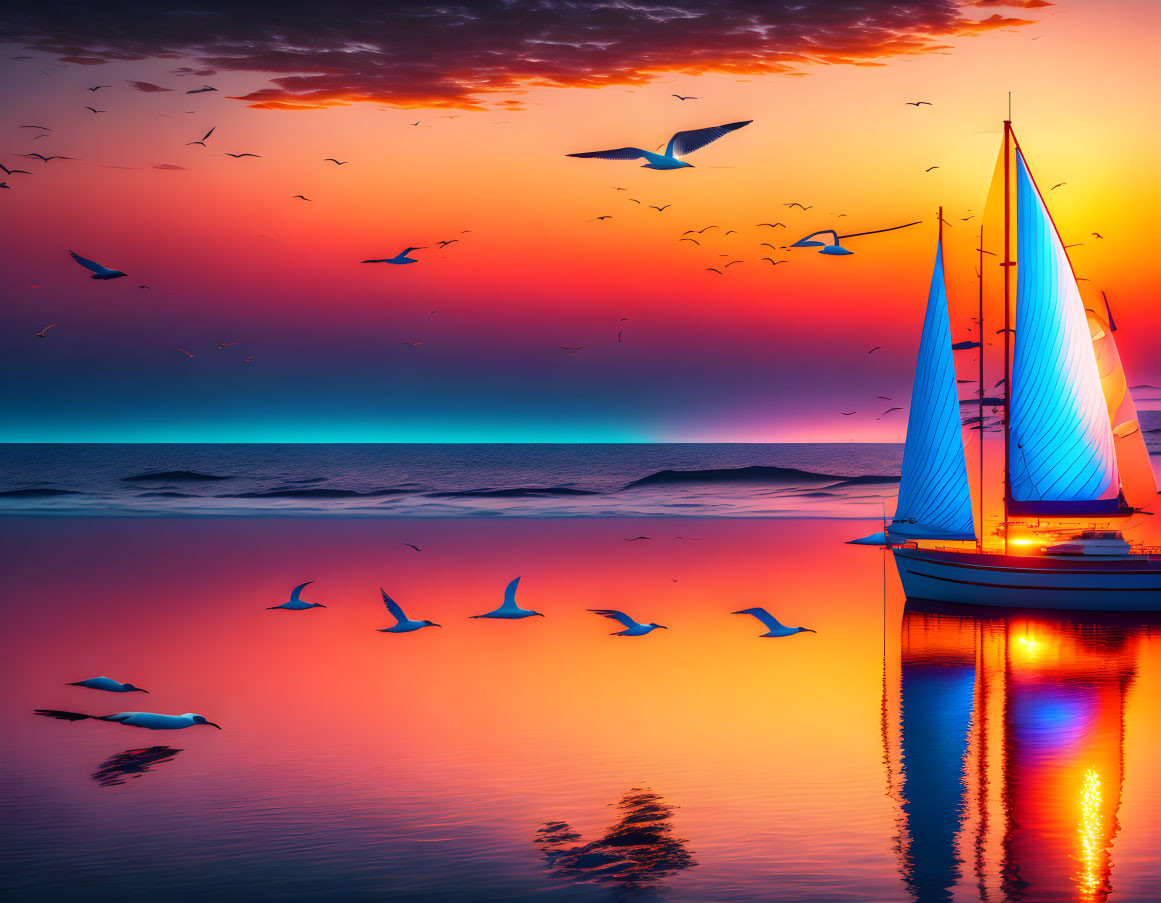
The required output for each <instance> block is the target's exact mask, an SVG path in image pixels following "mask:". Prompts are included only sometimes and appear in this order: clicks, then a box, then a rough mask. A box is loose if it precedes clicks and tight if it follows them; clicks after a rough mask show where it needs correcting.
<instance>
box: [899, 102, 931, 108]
mask: <svg viewBox="0 0 1161 903" xmlns="http://www.w3.org/2000/svg"><path fill="white" fill-rule="evenodd" d="M903 102H904V103H905V104H907V106H909V107H922V106H928V107H930V106H932V103H931V101H930V100H905V101H903Z"/></svg>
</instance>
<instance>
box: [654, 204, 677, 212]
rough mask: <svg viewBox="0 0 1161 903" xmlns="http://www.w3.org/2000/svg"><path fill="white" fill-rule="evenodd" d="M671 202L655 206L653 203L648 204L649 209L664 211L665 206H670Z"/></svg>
mask: <svg viewBox="0 0 1161 903" xmlns="http://www.w3.org/2000/svg"><path fill="white" fill-rule="evenodd" d="M672 206H673V205H672V204H666V205H665V207H657V206H655V205H654V204H650V205H649V209H650V210H656V211H657V212H658V213H664V212H665V208H666V207H672Z"/></svg>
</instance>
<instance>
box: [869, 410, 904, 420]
mask: <svg viewBox="0 0 1161 903" xmlns="http://www.w3.org/2000/svg"><path fill="white" fill-rule="evenodd" d="M902 410H903V409H902V408H887V410H885V411H884V412H883V413H882V414H880V415H879V416H878V417H876V418H875V419H876V420H882V419H883V418H884V417H886V416H887V415H888V414H890V413H891V412H892V411H902Z"/></svg>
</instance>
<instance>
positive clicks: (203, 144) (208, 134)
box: [187, 125, 217, 147]
mask: <svg viewBox="0 0 1161 903" xmlns="http://www.w3.org/2000/svg"><path fill="white" fill-rule="evenodd" d="M216 128H217V126H216V125H215V126H214V128H213V129H210V130H209V131H208V132H206V133H205V134H204V135H202V137H201V140H199V141H190V142H187V145H188V144H200V145H201V146H202V147H205V146H206V140H207V139H208V138H209V137H210V135H212V134H213V133H214V129H216Z"/></svg>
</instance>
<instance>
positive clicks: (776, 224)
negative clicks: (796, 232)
mask: <svg viewBox="0 0 1161 903" xmlns="http://www.w3.org/2000/svg"><path fill="white" fill-rule="evenodd" d="M758 225H759V226H769V227H770V228H771V229H777V228H778V227H779V226H781V227H782V228H783V229H785V228H786V223H758Z"/></svg>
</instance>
